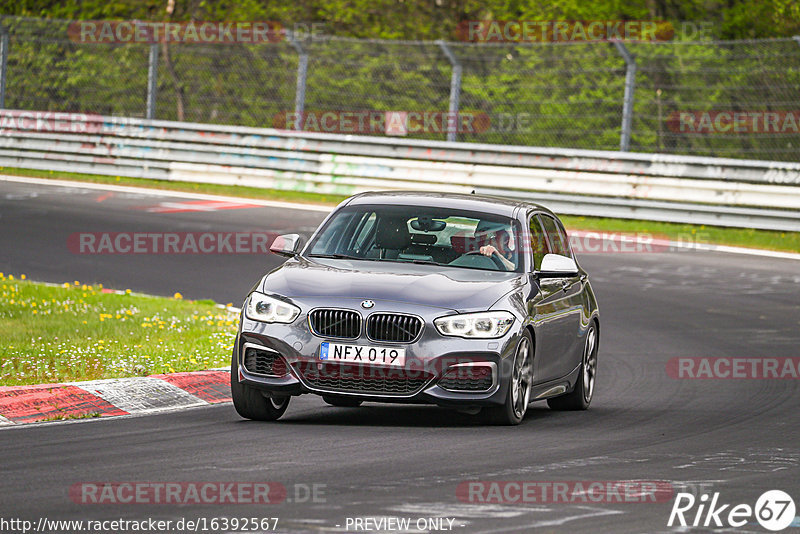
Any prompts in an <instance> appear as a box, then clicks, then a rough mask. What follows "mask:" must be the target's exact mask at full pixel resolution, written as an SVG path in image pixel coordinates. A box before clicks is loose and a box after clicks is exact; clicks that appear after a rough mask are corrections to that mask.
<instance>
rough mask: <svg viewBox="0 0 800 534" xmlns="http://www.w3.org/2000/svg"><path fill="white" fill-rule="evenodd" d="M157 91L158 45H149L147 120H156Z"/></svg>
mask: <svg viewBox="0 0 800 534" xmlns="http://www.w3.org/2000/svg"><path fill="white" fill-rule="evenodd" d="M157 91H158V43H152V44H151V45H150V60H149V62H148V66H147V118H148V119H149V120H153V119H155V118H156V92H157Z"/></svg>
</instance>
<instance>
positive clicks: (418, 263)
mask: <svg viewBox="0 0 800 534" xmlns="http://www.w3.org/2000/svg"><path fill="white" fill-rule="evenodd" d="M381 261H386V262H389V263H416V264H417V265H438V266H442V265H446V264H445V263H438V262H435V261H430V260H411V259H408V260H406V259H383V260H381Z"/></svg>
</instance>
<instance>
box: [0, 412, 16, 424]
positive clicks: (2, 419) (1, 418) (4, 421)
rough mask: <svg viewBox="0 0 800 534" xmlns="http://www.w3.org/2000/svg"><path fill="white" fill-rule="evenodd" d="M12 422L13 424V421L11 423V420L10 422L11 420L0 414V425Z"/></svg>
mask: <svg viewBox="0 0 800 534" xmlns="http://www.w3.org/2000/svg"><path fill="white" fill-rule="evenodd" d="M13 424H14V423H12V422H11V421H9V420H8V419H6V418H5V417H3V416H2V415H0V426H2V425H13Z"/></svg>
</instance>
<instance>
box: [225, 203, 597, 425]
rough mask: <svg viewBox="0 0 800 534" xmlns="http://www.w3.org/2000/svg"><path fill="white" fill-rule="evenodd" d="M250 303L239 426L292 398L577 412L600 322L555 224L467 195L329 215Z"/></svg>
mask: <svg viewBox="0 0 800 534" xmlns="http://www.w3.org/2000/svg"><path fill="white" fill-rule="evenodd" d="M271 251H272V252H274V253H277V254H280V255H283V256H286V257H288V260H287V261H286V262H285V263H284V264H283V265H281V266H280V267H278V268H277V269H275V270H273V271H271V272H269V273H267V274H266V275H265V276H264V277H263V278H262V279H261V280H260V281H259V282H258V283H257V284H256V285H255V286H254V287H253V289H252V290H251V292H250V294H249V295H248V296H247V298H246V299H245V302H244V305H243V307H242V315H241V319H240V322H239V331H238V334H237V338H236V343H235V345H234V350H233V357H232V361H231V392H232V397H233V403H234V406H235V408H236V410H237V412H238V413H239V414H240V415H241V416H242V417H245V418H248V419H256V420H263V421H272V420H276V419H278V418H279V417H281V416H282V415H283V414H284V412H285V411H286V409H287V407H288V405H289V400H290V399H291V397H293V396H296V395H302V394H306V393H312V394H316V395H320V396H322V399H323V400H324V401H325V402H327V403H328V404H330V405H333V406H349V407H355V406H359V405H360V404H361V403H363V402H365V401H366V402H395V403H427V404H437V405H440V406H443V407H447V408H455V409H459V410H461V411H465V412H467V413H479V412H482V413H484V414H486V415H488V416H489V419H490V420H491V421H493V422H494V423H498V424H508V425H515V424H519V423H520V422H521V421H522V420H523V418H524V417H525V413H526V411H527V409H528V406H529V404H530V403H531V402H534V401H539V400H546V401H547V403H548V405H549V406H550V407H551V408H552V409H556V410H584V409H586V408H588V407H589V404H590V403H591V401H592V397H593V395H594V388H595V376H596V373H597V353H598V347H599V340H600V322H599V321H600V319H599V312H598V306H597V301H596V299H595V295H594V292H593V291H592V286H591V284H590V283H589V279H588V276H587V274H586V272H584V270H583V269H582V268H581V267H580V265H579V264H578V263H577V259H576V258H575V257H574V254H573V252H572V249H571V247H570V243H569V239H568V237H567V234H566V232H565V230H564V227H563V225H562V224H561V221H560V220H559V219H558V217H556V216H555V215H554V214H553V213H552V212H551V211H549V210H548V209H546V208H544V207H542V206H539V205H537V204H533V203H528V202H521V201H516V200H510V199H498V198H492V197H483V196H478V195H460V194H440V193H426V192H421V193H414V192H386V193H364V194H360V195H356V196H354V197H351V198H349V199H347V200H345V201H344V202H342V203H341V204H340V205H339V206H338V207H337V208H336V209H335V210H334V211H333V212H332V213H331V214H330V215H329V216H328V217H327V218H326V219H325V221H323V223H322V224H321V225H320V227H319V228H318V229H317V230H316V232H315V233H314V234H313V235H312V236H311V237H310V239H309V240H308V241H307V242H305V243H304V242H303V240H302V239H301V237H300V236H299V235H298V234H289V235H283V236H279V237H278V238H277V239H276V240H275V242H274V243H273V245H272V247H271Z"/></svg>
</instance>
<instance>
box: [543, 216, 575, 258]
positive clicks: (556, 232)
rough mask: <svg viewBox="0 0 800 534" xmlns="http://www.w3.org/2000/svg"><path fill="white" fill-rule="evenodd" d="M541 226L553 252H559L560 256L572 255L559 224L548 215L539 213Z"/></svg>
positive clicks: (569, 256)
mask: <svg viewBox="0 0 800 534" xmlns="http://www.w3.org/2000/svg"><path fill="white" fill-rule="evenodd" d="M540 217H541V218H542V226H544V231H545V233H546V234H547V239H548V241H549V242H550V247H551V248H552V252H553V254H560V255H562V256H567V257H568V258H571V257H572V251H571V250H570V248H569V242H568V241H567V236H566V234H565V233H564V231H563V229H561V228H560V225H559V224H558V223H557V222H556V220H555V219H553V218H552V217H550V216H547V215H541V216H540Z"/></svg>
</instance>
